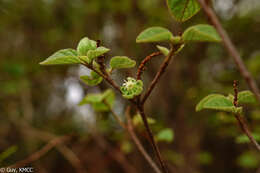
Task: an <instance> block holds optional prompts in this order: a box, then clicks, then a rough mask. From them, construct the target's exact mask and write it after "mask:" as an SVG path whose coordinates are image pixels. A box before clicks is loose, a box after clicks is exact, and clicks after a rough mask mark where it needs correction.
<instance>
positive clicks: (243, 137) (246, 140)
mask: <svg viewBox="0 0 260 173" xmlns="http://www.w3.org/2000/svg"><path fill="white" fill-rule="evenodd" d="M252 136H253V138H254V139H255V140H256V141H257V142H260V135H259V134H256V133H252ZM236 143H239V144H244V143H250V140H249V138H248V136H246V135H244V134H243V135H240V136H238V137H237V138H236Z"/></svg>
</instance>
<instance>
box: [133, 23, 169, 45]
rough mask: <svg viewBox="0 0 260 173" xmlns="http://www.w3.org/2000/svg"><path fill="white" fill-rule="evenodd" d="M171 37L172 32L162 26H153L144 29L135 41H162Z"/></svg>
mask: <svg viewBox="0 0 260 173" xmlns="http://www.w3.org/2000/svg"><path fill="white" fill-rule="evenodd" d="M171 38H173V35H172V33H171V32H170V31H169V30H168V29H166V28H163V27H159V26H155V27H150V28H147V29H145V30H144V31H143V32H141V33H140V34H139V35H138V36H137V38H136V42H137V43H149V42H164V41H170V40H171Z"/></svg>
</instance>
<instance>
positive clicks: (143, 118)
mask: <svg viewBox="0 0 260 173" xmlns="http://www.w3.org/2000/svg"><path fill="white" fill-rule="evenodd" d="M137 109H138V111H139V113H140V115H141V117H142V120H143V123H144V126H145V129H146V132H147V133H148V136H149V140H150V142H151V144H152V147H153V150H154V152H155V154H156V157H157V158H158V160H159V163H160V166H161V168H162V170H163V172H164V173H168V169H167V167H166V165H165V163H164V161H163V159H162V156H161V153H160V150H159V147H158V146H157V144H156V142H155V140H154V136H153V133H152V130H151V129H150V127H149V124H148V121H147V117H146V115H145V113H144V107H143V105H141V104H138V105H137Z"/></svg>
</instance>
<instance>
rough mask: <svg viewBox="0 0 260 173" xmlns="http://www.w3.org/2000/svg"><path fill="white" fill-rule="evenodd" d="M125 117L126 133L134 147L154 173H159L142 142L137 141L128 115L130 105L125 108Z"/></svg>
mask: <svg viewBox="0 0 260 173" xmlns="http://www.w3.org/2000/svg"><path fill="white" fill-rule="evenodd" d="M126 118H127V130H128V133H129V134H130V136H131V138H132V140H133V141H134V143H135V145H136V147H137V148H138V150H139V151H140V152H141V154H142V155H143V156H144V158H145V159H146V160H147V162H148V163H149V164H150V166H151V167H152V168H153V170H154V171H155V172H156V173H161V170H160V169H159V168H158V167H157V165H156V164H155V163H154V161H153V160H152V158H151V157H150V156H149V155H148V153H147V152H146V151H145V149H144V147H143V145H142V143H141V142H140V141H139V139H138V137H137V136H136V134H135V132H134V127H133V124H132V120H131V117H130V107H128V108H127V110H126Z"/></svg>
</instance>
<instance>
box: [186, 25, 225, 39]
mask: <svg viewBox="0 0 260 173" xmlns="http://www.w3.org/2000/svg"><path fill="white" fill-rule="evenodd" d="M182 39H183V41H184V42H195V41H196V42H220V41H221V38H220V37H219V35H218V33H217V31H216V30H215V28H214V27H213V26H211V25H206V24H199V25H195V26H192V27H189V28H188V29H186V30H185V31H184V33H183V34H182Z"/></svg>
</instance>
